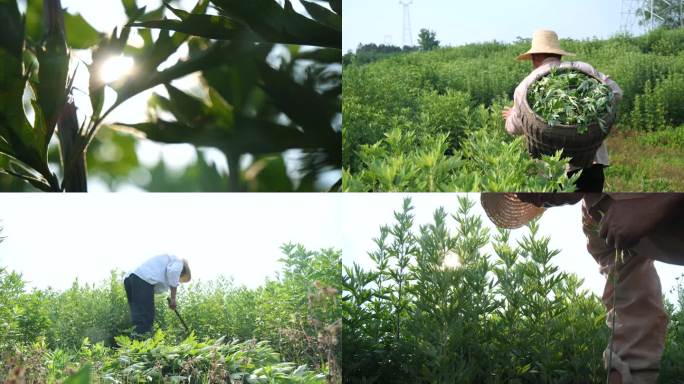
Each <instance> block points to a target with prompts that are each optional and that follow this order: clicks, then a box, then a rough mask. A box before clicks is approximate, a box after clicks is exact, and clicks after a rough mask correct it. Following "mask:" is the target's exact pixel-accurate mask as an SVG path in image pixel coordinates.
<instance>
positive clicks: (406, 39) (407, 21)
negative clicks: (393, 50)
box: [399, 0, 413, 46]
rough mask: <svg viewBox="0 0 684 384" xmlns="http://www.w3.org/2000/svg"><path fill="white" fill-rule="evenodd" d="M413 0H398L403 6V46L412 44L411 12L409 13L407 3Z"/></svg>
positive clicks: (409, 3)
mask: <svg viewBox="0 0 684 384" xmlns="http://www.w3.org/2000/svg"><path fill="white" fill-rule="evenodd" d="M412 3H413V0H399V4H401V5H402V6H403V7H404V26H403V27H404V28H403V33H402V43H403V44H404V46H407V45H408V46H413V33H412V32H411V14H410V13H409V5H411V4H412Z"/></svg>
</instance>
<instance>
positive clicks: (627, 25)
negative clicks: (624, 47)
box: [620, 0, 644, 34]
mask: <svg viewBox="0 0 684 384" xmlns="http://www.w3.org/2000/svg"><path fill="white" fill-rule="evenodd" d="M643 2H644V0H622V6H621V9H620V32H622V33H630V34H633V33H634V27H635V26H636V25H637V10H638V9H639V8H640V7H641V5H642V4H643Z"/></svg>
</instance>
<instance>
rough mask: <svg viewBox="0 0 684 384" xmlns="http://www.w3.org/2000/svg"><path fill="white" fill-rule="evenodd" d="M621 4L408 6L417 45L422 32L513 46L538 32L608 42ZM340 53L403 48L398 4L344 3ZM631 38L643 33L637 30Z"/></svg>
mask: <svg viewBox="0 0 684 384" xmlns="http://www.w3.org/2000/svg"><path fill="white" fill-rule="evenodd" d="M621 5H622V2H621V0H600V1H596V0H573V1H549V0H516V1H503V0H490V1H454V0H413V3H412V4H411V5H410V6H409V13H410V16H411V32H412V33H411V35H412V36H413V39H414V43H415V40H417V36H418V32H419V31H420V29H421V28H427V29H429V30H432V31H435V32H436V33H437V39H438V40H440V41H441V42H442V45H452V46H455V45H463V44H466V43H475V42H482V41H491V40H497V41H504V42H510V41H514V40H515V39H516V37H517V36H522V37H531V35H532V32H533V31H534V30H535V29H538V28H547V29H553V30H555V31H557V32H558V34H559V35H560V36H561V37H571V38H575V39H584V38H591V37H594V36H596V37H599V38H605V37H609V36H611V35H613V34H614V33H616V32H618V30H619V29H620V24H621V11H622V8H621ZM343 12H344V17H343V19H342V23H343V24H342V48H343V49H344V52H346V51H347V50H349V49H352V50H355V49H356V47H357V46H358V44H359V43H363V44H367V43H376V44H381V43H391V44H394V45H398V46H401V45H403V42H402V31H403V20H404V19H403V7H402V6H401V5H400V4H399V1H397V0H373V1H367V0H345V1H344V9H343ZM632 32H633V33H641V30H640V29H638V28H633V29H632Z"/></svg>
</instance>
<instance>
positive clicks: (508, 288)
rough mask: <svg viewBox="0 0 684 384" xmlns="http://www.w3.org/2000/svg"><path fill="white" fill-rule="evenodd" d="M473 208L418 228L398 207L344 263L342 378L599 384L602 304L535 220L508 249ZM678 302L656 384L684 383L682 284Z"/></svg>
mask: <svg viewBox="0 0 684 384" xmlns="http://www.w3.org/2000/svg"><path fill="white" fill-rule="evenodd" d="M454 203H456V201H454ZM473 205H474V203H473V202H472V201H470V200H469V199H468V198H466V197H461V198H459V202H458V207H457V208H456V209H454V210H453V211H452V210H448V209H443V208H439V209H438V210H436V211H435V213H434V217H433V219H432V220H429V221H427V222H417V220H416V219H415V218H414V214H413V204H412V203H411V201H410V200H409V199H405V200H404V206H403V207H397V208H398V209H397V211H396V212H395V215H394V218H395V219H394V221H393V222H390V223H388V224H387V225H383V226H381V227H380V229H379V231H378V233H377V235H376V237H375V238H374V243H375V245H374V246H373V249H369V250H368V255H369V256H370V259H371V261H372V263H371V264H370V266H369V267H362V266H360V265H358V264H352V265H346V264H345V265H344V272H343V280H344V283H343V292H342V300H343V319H344V320H343V321H344V327H343V330H342V356H343V358H344V364H343V373H342V375H343V378H344V380H345V382H349V383H444V384H447V383H449V384H451V383H601V382H605V379H606V373H605V370H604V368H603V361H602V354H603V351H604V349H605V348H606V346H607V344H608V339H609V330H608V328H607V327H606V315H605V309H604V307H603V304H602V303H601V300H600V298H599V297H597V296H596V295H594V294H592V293H590V292H588V291H586V290H584V289H583V288H582V279H581V278H580V277H578V276H576V275H574V274H571V273H566V272H563V271H561V270H559V268H558V267H557V266H556V264H555V263H554V257H556V255H558V253H559V251H558V250H555V249H552V248H551V247H550V246H549V241H550V239H549V238H548V237H544V236H542V235H540V234H539V233H538V231H539V224H538V223H536V222H532V223H531V224H530V225H529V227H528V228H527V230H526V233H525V235H524V236H523V237H522V238H521V239H520V240H518V241H513V239H512V238H511V232H510V231H507V230H499V231H495V232H493V233H492V232H490V231H489V230H488V228H486V227H485V225H484V224H483V221H482V218H481V217H480V216H478V215H476V214H474V213H473V212H472V211H471V208H472V207H473ZM452 214H453V215H452ZM578 219H579V218H578ZM418 224H420V226H419V225H418ZM577 225H579V222H578V223H577ZM558 233H559V236H567V234H566V231H564V230H563V229H561V230H559V232H558ZM488 246H491V248H488ZM488 249H489V250H488ZM355 256H357V255H355ZM447 257H449V260H453V259H455V258H457V259H458V261H459V263H458V265H454V264H456V263H453V262H451V263H445V260H447ZM577 257H591V256H590V255H589V254H586V255H577ZM675 297H676V298H677V299H676V300H677V301H678V303H676V305H675V304H671V303H666V309H667V311H668V316H669V327H668V331H667V343H666V347H665V353H664V356H663V359H662V364H661V370H660V382H661V383H682V382H683V381H682V378H683V377H684V365H682V363H681V362H682V359H683V358H684V310H683V309H682V306H683V305H684V286H682V285H681V284H680V285H679V288H678V293H677V295H676V296H675ZM617 316H618V318H619V316H620V313H619V312H618V314H617Z"/></svg>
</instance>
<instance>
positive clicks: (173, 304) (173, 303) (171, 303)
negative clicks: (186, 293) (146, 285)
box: [167, 297, 176, 310]
mask: <svg viewBox="0 0 684 384" xmlns="http://www.w3.org/2000/svg"><path fill="white" fill-rule="evenodd" d="M167 301H168V302H169V308H171V309H173V310H175V309H176V299H172V298H170V297H169V298H168V300H167Z"/></svg>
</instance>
